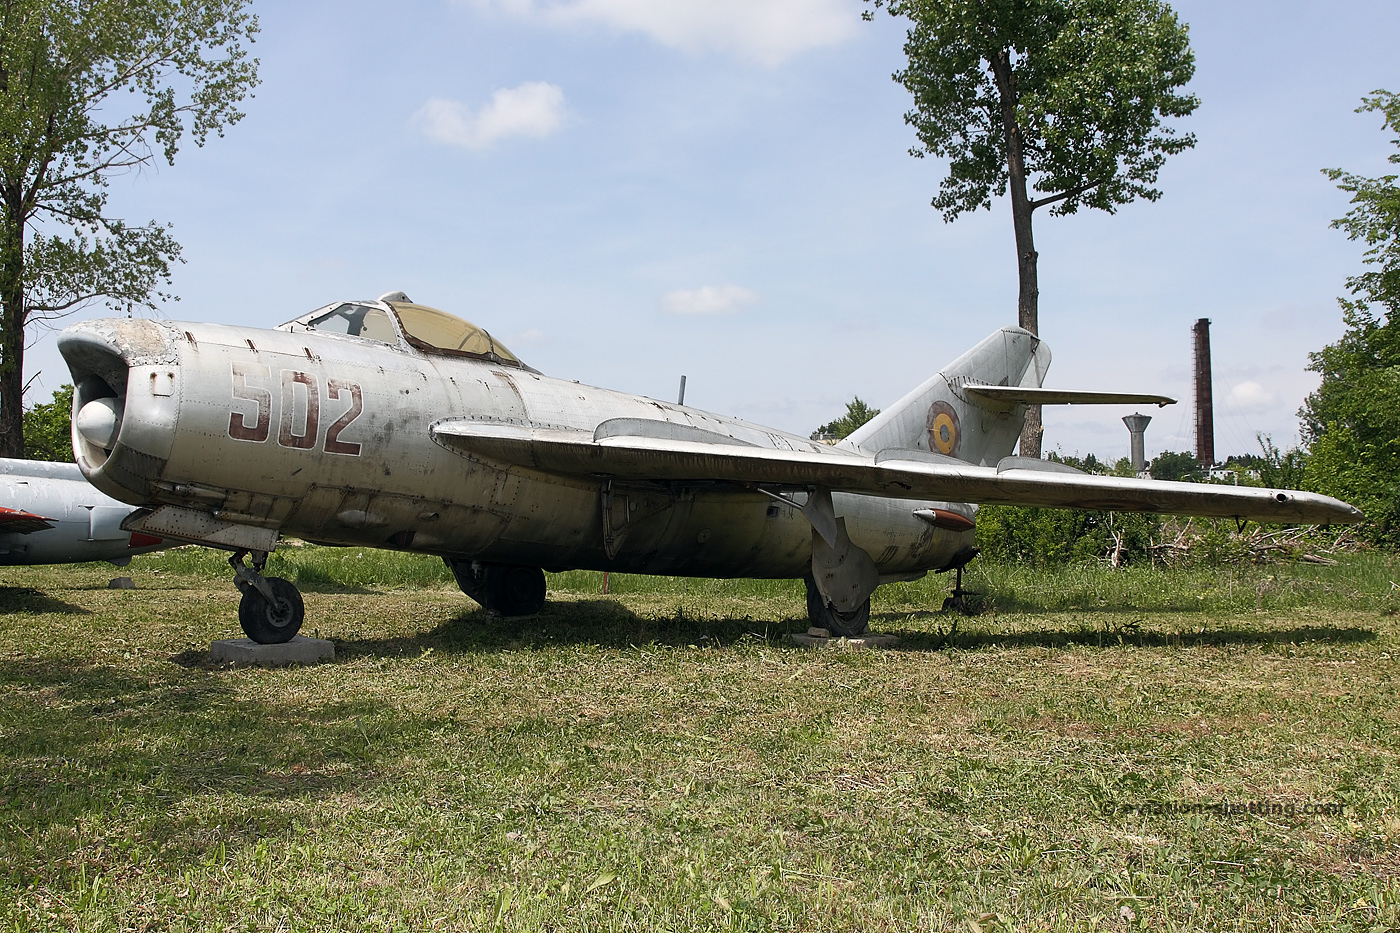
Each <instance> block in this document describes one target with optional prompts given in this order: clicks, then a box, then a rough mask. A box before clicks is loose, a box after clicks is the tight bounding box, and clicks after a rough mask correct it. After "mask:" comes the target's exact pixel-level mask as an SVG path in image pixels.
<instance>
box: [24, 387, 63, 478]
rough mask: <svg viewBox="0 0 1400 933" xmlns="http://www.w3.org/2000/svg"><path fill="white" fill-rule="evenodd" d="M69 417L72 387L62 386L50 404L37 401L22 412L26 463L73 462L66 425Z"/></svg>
mask: <svg viewBox="0 0 1400 933" xmlns="http://www.w3.org/2000/svg"><path fill="white" fill-rule="evenodd" d="M72 414H73V387H72V386H70V385H65V386H63V387H62V388H60V389H59V390H58V391H57V392H55V393H54V394H53V399H52V401H48V402H41V403H40V404H38V405H35V406H34V407H33V408H31V409H29V411H27V412H25V413H24V456H25V457H26V458H27V459H29V460H64V461H68V462H70V463H71V462H72V460H73V439H72V435H71V434H70V432H69V427H68V426H69V423H70V420H71V418H72Z"/></svg>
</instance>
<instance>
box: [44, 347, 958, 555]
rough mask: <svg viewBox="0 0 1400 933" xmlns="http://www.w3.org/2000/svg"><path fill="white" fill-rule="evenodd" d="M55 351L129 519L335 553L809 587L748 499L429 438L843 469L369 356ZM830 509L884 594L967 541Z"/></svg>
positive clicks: (644, 409)
mask: <svg viewBox="0 0 1400 933" xmlns="http://www.w3.org/2000/svg"><path fill="white" fill-rule="evenodd" d="M60 346H61V349H62V352H63V354H64V356H65V358H66V359H67V360H68V362H69V365H70V368H71V369H72V370H73V374H74V377H75V380H76V381H75V385H76V386H77V390H76V391H75V397H74V412H75V414H76V413H77V412H78V411H80V410H81V409H82V407H83V406H84V405H85V404H86V403H88V402H90V401H92V400H93V399H96V398H101V397H104V396H114V397H117V398H119V399H121V401H122V404H123V406H124V409H123V410H124V413H125V417H124V418H123V419H122V421H121V423H120V431H119V434H118V439H117V443H116V444H115V446H114V447H112V448H110V450H107V449H102V448H99V447H96V446H94V445H93V444H92V443H91V442H89V441H88V440H87V439H85V438H84V437H82V436H81V435H80V434H79V432H78V431H77V428H76V427H75V429H74V438H73V440H74V449H75V452H76V453H77V455H78V463H79V465H80V466H81V468H82V470H83V473H84V474H85V475H86V476H87V477H88V478H89V479H90V480H91V482H92V483H93V485H95V486H97V487H98V488H99V489H102V490H103V491H104V492H107V493H109V494H110V495H112V496H114V497H116V498H118V499H122V500H123V501H126V502H130V503H132V504H134V505H140V506H148V507H150V506H158V505H162V504H169V505H178V506H186V507H190V508H195V509H201V510H205V511H208V512H210V513H211V514H212V515H214V516H215V517H216V518H221V519H226V520H228V521H231V522H237V523H240V524H244V525H254V526H259V527H264V528H270V529H277V530H278V531H279V532H280V533H281V534H283V535H291V536H297V537H302V538H305V539H307V540H311V541H315V542H321V543H326V544H339V545H364V546H371V547H389V548H396V549H400V550H409V551H420V552H425V553H432V554H440V555H447V556H454V557H469V558H475V559H480V560H485V561H495V562H501V563H515V564H526V565H531V566H543V567H545V568H546V569H564V568H586V569H607V570H614V571H627V572H635V573H653V574H654V573H664V574H678V575H697V576H719V577H801V576H803V575H804V574H805V573H807V572H808V567H809V566H810V561H811V551H812V543H811V536H812V530H811V525H810V524H809V523H808V521H807V520H806V519H805V518H804V517H803V516H802V513H801V512H800V511H799V510H798V509H797V508H794V507H793V506H790V505H786V504H783V503H780V502H776V501H774V499H773V498H771V497H770V496H768V495H765V494H764V493H762V492H760V491H758V490H757V489H752V490H749V489H741V488H735V487H733V486H720V485H716V484H709V483H704V482H691V483H631V484H621V483H620V484H614V483H612V482H611V481H610V480H609V479H608V478H606V477H589V476H572V477H571V476H560V475H554V474H550V473H546V472H543V471H540V470H537V469H533V468H531V467H530V466H529V465H522V464H519V463H510V462H502V461H499V460H494V459H492V458H490V457H487V456H471V455H464V454H463V453H462V452H459V451H457V450H453V449H449V448H448V447H445V446H443V445H441V444H439V443H437V442H436V441H435V440H434V439H433V435H432V431H431V429H432V426H433V425H434V424H435V423H438V422H440V421H443V420H445V419H481V420H485V421H490V422H493V423H500V424H519V425H533V426H536V427H543V428H562V429H574V430H579V431H587V432H593V431H594V430H595V429H596V428H597V427H598V425H599V424H600V423H602V422H604V421H609V420H611V419H617V418H636V419H644V420H646V421H649V422H656V421H667V422H673V423H675V424H677V425H681V426H686V427H688V428H695V429H701V430H704V431H710V432H715V433H719V434H723V435H726V436H728V437H730V438H735V439H738V440H741V441H743V442H746V443H748V444H752V445H756V446H759V447H767V448H771V449H776V450H799V451H809V452H819V453H823V454H826V455H830V456H836V457H839V456H844V455H846V454H845V453H844V452H843V451H841V450H834V449H832V448H829V447H826V446H824V445H821V444H817V443H815V442H813V441H810V440H809V439H807V438H803V437H799V436H796V435H792V434H786V433H783V432H779V431H775V430H772V429H769V428H764V427H761V426H759V425H754V424H750V423H747V422H743V421H740V420H738V419H730V418H724V417H720V416H717V415H713V414H710V413H708V412H703V411H699V410H697V409H692V408H686V407H684V406H680V405H671V404H667V403H664V402H659V401H654V400H651V399H644V398H639V397H636V396H631V395H627V394H624V393H620V392H615V391H611V390H607V389H600V388H595V387H592V386H585V385H580V384H578V383H575V382H570V381H566V380H562V379H556V378H551V377H549V376H545V375H542V374H539V373H536V372H533V371H530V370H528V369H520V368H513V367H507V366H504V365H500V364H497V363H492V362H487V361H483V360H474V359H464V358H453V357H447V356H440V355H433V354H429V353H424V352H421V351H419V350H415V349H413V348H411V347H405V346H399V347H390V346H386V345H384V344H379V343H374V342H372V341H368V340H362V339H359V338H351V337H327V336H325V335H322V334H315V333H306V332H295V331H286V330H276V331H269V330H262V329H253V328H243V327H230V326H223V325H214V324H188V323H182V324H178V325H176V324H169V323H165V322H157V321H134V322H133V321H125V320H115V321H114V320H103V321H93V322H89V323H85V324H79V325H76V326H74V327H71V328H69V329H68V330H67V331H65V333H64V334H63V336H62V338H61V342H60ZM357 407H358V408H359V411H358V412H356V411H355V409H356V408H357ZM835 506H836V512H837V514H838V515H841V516H844V517H845V519H846V524H847V528H848V529H849V533H850V537H851V539H852V541H853V542H854V543H856V544H857V545H858V546H859V547H861V548H862V549H864V550H865V551H866V552H867V553H869V554H870V556H871V557H872V558H873V559H874V560H875V563H876V566H877V567H878V569H879V572H880V573H881V574H882V575H901V574H911V573H918V572H920V571H924V570H928V569H933V568H940V567H943V566H946V565H947V564H948V562H949V561H950V560H951V559H952V557H953V555H954V554H955V553H957V552H958V551H959V550H960V549H963V548H965V547H967V546H969V545H971V543H972V535H971V532H970V531H960V532H959V531H951V530H947V529H944V528H938V527H935V526H933V525H931V524H929V523H928V522H927V521H924V520H921V519H920V518H918V517H917V516H916V515H915V514H914V513H915V511H917V510H928V509H944V510H947V509H950V508H953V509H961V510H962V511H963V512H966V513H967V514H969V515H970V514H971V510H970V508H969V507H968V506H965V505H950V504H949V503H944V502H926V501H914V500H891V499H884V498H880V497H874V496H862V495H846V494H840V493H837V494H836V495H835Z"/></svg>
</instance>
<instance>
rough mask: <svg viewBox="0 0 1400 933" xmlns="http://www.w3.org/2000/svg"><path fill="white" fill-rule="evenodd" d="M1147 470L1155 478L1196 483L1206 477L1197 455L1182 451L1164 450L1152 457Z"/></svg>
mask: <svg viewBox="0 0 1400 933" xmlns="http://www.w3.org/2000/svg"><path fill="white" fill-rule="evenodd" d="M1147 471H1148V472H1149V473H1151V474H1152V478H1153V479H1168V480H1179V481H1182V482H1188V483H1195V482H1199V481H1200V480H1202V479H1203V478H1204V477H1205V474H1204V473H1203V472H1201V464H1200V461H1198V460H1197V459H1196V455H1195V454H1192V453H1187V452H1186V451H1184V450H1183V451H1182V452H1181V453H1179V454H1178V453H1172V452H1171V451H1170V450H1164V451H1162V452H1161V453H1160V454H1158V455H1157V456H1156V457H1154V458H1153V459H1152V463H1151V464H1150V465H1149V466H1148V468H1147Z"/></svg>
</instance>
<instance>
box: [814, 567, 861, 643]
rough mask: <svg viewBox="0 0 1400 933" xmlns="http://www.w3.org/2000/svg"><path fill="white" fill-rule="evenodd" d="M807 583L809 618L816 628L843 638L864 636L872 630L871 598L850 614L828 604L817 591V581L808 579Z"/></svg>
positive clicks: (819, 591)
mask: <svg viewBox="0 0 1400 933" xmlns="http://www.w3.org/2000/svg"><path fill="white" fill-rule="evenodd" d="M806 583H807V618H808V619H809V620H810V621H811V623H812V625H813V626H814V627H815V628H824V629H826V630H827V631H828V632H830V633H831V634H833V635H837V636H840V637H842V638H854V637H855V636H857V635H864V634H865V633H866V631H867V630H868V629H869V628H870V597H868V596H867V597H866V598H865V602H863V603H861V604H860V605H859V606H858V607H856V608H855V609H853V610H851V611H850V612H842V611H841V610H839V609H837V608H836V607H835V606H833V605H832V604H831V603H829V602H827V600H826V597H825V596H823V595H822V594H821V590H819V589H817V581H815V580H813V579H812V578H811V577H808V578H807V580H806Z"/></svg>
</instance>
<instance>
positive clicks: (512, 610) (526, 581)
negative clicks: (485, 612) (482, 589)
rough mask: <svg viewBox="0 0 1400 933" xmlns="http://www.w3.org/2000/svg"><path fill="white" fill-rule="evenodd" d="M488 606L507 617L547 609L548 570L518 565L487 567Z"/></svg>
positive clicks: (528, 614)
mask: <svg viewBox="0 0 1400 933" xmlns="http://www.w3.org/2000/svg"><path fill="white" fill-rule="evenodd" d="M485 595H486V603H485V605H486V608H487V609H494V610H496V611H497V612H499V613H500V614H501V615H503V616H532V615H534V614H535V613H537V612H539V611H540V610H541V609H543V608H544V597H545V583H544V571H543V570H541V569H540V568H538V567H520V566H517V565H515V564H489V565H487V567H486V594H485Z"/></svg>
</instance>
